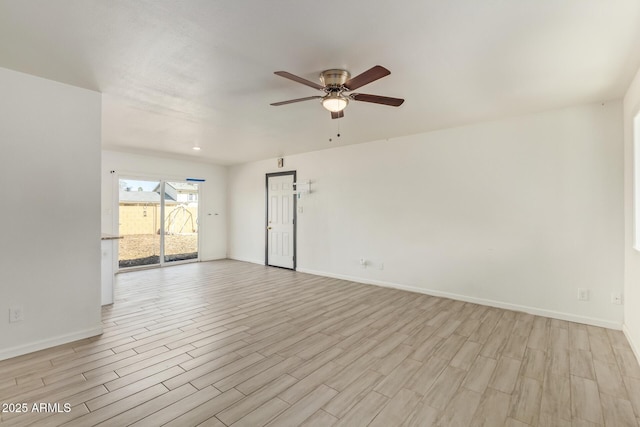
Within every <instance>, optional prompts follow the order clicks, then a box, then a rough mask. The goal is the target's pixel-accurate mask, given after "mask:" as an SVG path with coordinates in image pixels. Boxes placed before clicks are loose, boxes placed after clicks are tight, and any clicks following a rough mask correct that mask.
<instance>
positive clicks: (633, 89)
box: [624, 70, 640, 360]
mask: <svg viewBox="0 0 640 427" xmlns="http://www.w3.org/2000/svg"><path fill="white" fill-rule="evenodd" d="M639 113H640V70H639V71H638V74H637V75H636V77H635V79H634V80H633V82H632V83H631V86H630V87H629V90H628V91H627V94H626V95H625V97H624V158H625V177H624V199H625V233H624V236H625V245H624V248H625V286H624V296H625V306H624V332H625V334H626V335H627V338H628V339H629V342H630V343H631V347H632V348H633V349H634V351H635V353H636V357H637V358H638V360H640V252H638V251H637V250H636V249H634V248H633V237H634V236H633V233H634V220H633V216H634V208H633V199H634V197H633V193H634V187H635V186H634V182H633V169H634V167H633V163H634V162H633V157H634V155H637V153H635V154H634V143H633V140H634V132H633V121H634V117H636V116H637V115H638V114H639ZM638 131H640V129H638ZM635 137H636V138H640V135H636V136H635ZM636 191H637V190H636Z"/></svg>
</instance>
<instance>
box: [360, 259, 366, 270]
mask: <svg viewBox="0 0 640 427" xmlns="http://www.w3.org/2000/svg"><path fill="white" fill-rule="evenodd" d="M360 267H362V268H367V260H366V259H364V257H360Z"/></svg>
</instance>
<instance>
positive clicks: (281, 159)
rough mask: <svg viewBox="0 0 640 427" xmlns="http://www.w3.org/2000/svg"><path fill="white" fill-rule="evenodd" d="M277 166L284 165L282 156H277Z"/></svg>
mask: <svg viewBox="0 0 640 427" xmlns="http://www.w3.org/2000/svg"><path fill="white" fill-rule="evenodd" d="M278 167H279V168H283V167H284V157H278Z"/></svg>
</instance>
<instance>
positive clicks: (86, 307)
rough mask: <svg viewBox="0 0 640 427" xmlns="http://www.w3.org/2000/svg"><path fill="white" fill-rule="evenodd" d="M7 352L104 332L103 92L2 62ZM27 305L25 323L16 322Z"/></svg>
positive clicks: (1, 298)
mask: <svg viewBox="0 0 640 427" xmlns="http://www.w3.org/2000/svg"><path fill="white" fill-rule="evenodd" d="M0 94H1V95H0V147H1V148H2V150H1V154H0V183H1V186H0V226H1V227H2V233H1V237H0V271H1V272H2V275H1V277H0V359H6V358H8V357H12V356H15V355H19V354H24V353H28V352H31V351H35V350H39V349H42V348H46V347H49V346H52V345H56V344H62V343H65V342H69V341H73V340H76V339H80V338H85V337H88V336H93V335H97V334H99V333H101V332H102V328H101V317H100V216H99V215H100V172H99V171H100V120H101V119H100V115H101V111H100V110H101V96H100V94H99V93H96V92H91V91H88V90H84V89H79V88H76V87H72V86H67V85H64V84H61V83H57V82H53V81H50V80H45V79H41V78H38V77H33V76H30V75H27V74H22V73H17V72H15V71H11V70H7V69H3V68H0ZM15 305H21V306H23V308H24V321H22V322H17V323H9V315H8V313H9V307H12V306H15Z"/></svg>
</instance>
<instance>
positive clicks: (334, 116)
mask: <svg viewBox="0 0 640 427" xmlns="http://www.w3.org/2000/svg"><path fill="white" fill-rule="evenodd" d="M342 117H344V110H342V111H338V112H337V113H334V112H333V111H332V112H331V118H332V119H340V118H342Z"/></svg>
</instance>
